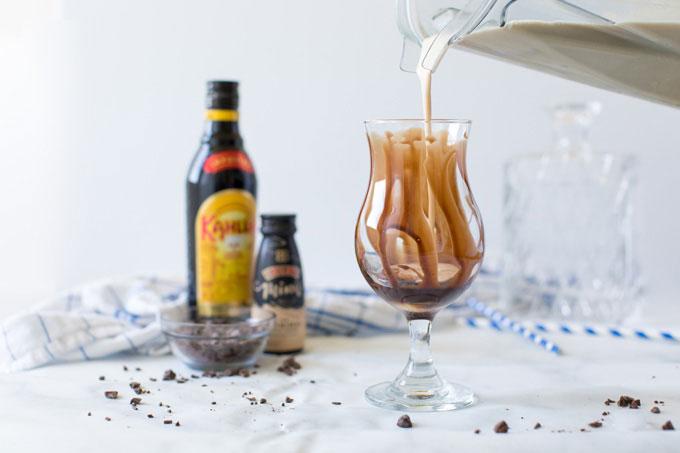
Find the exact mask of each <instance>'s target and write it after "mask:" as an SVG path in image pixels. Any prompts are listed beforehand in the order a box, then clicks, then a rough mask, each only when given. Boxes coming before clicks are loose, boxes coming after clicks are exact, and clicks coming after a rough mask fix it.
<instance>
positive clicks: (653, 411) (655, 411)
mask: <svg viewBox="0 0 680 453" xmlns="http://www.w3.org/2000/svg"><path fill="white" fill-rule="evenodd" d="M650 412H651V413H652V414H660V413H661V409H659V408H658V407H656V406H654V407H653V408H652V410H651V411H650Z"/></svg>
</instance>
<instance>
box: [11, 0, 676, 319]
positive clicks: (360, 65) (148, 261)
mask: <svg viewBox="0 0 680 453" xmlns="http://www.w3.org/2000/svg"><path fill="white" fill-rule="evenodd" d="M400 52H401V38H400V35H399V33H398V31H397V27H396V22H395V8H394V2H393V0H372V1H365V0H351V1H350V0H344V1H338V0H334V1H324V2H318V1H311V0H289V1H274V0H267V1H264V0H263V1H219V0H213V1H208V0H193V1H160V0H154V1H151V0H147V1H132V0H116V1H108V0H106V1H104V0H97V1H61V2H60V1H56V0H55V1H43V2H38V1H35V0H30V1H21V2H17V1H14V2H11V1H9V0H0V194H2V195H1V197H2V198H1V200H2V203H1V204H0V317H4V316H5V315H8V314H10V313H12V312H14V311H18V310H20V309H23V308H26V307H28V306H30V305H31V304H33V303H34V302H35V301H37V300H39V299H40V298H43V297H47V296H49V295H51V294H53V293H54V292H55V291H57V290H61V289H65V288H68V287H69V286H72V285H75V284H78V283H81V282H86V281H89V280H92V279H96V278H100V277H107V276H112V275H130V274H139V273H142V274H173V275H183V274H184V266H185V242H186V241H185V232H184V177H185V172H186V170H187V168H188V165H189V161H190V160H191V158H192V156H193V154H194V152H195V150H196V148H197V145H198V141H199V137H200V134H201V130H202V122H203V102H204V85H205V81H206V80H208V79H211V78H224V79H237V80H240V81H241V82H242V85H241V118H242V120H241V125H242V133H243V136H244V138H245V142H246V147H247V150H248V152H249V154H250V156H251V158H252V159H253V161H254V163H255V166H256V171H257V175H258V178H259V194H258V195H259V196H258V208H259V211H260V212H271V211H292V212H296V213H297V214H298V216H299V217H298V224H299V233H298V244H299V247H300V250H301V253H302V259H303V265H304V271H305V273H306V280H307V283H310V284H335V285H357V284H362V280H361V276H360V274H359V271H358V269H357V266H356V263H355V260H354V251H353V229H354V223H355V220H356V216H357V214H358V211H359V209H360V205H361V203H362V200H363V196H364V193H365V189H366V186H367V182H368V171H369V155H368V147H367V145H366V140H365V137H364V131H363V125H362V120H364V119H370V118H387V117H393V118H403V117H407V118H408V117H415V116H420V115H421V111H420V104H419V92H418V86H417V81H416V77H415V75H413V74H407V73H403V72H400V71H399V68H398V65H399V57H400ZM433 90H434V91H433V99H434V104H433V109H434V116H435V117H445V118H471V119H472V120H473V129H472V135H471V143H470V146H469V162H468V166H469V167H468V169H469V173H470V175H471V184H472V188H473V191H474V194H475V196H476V198H477V201H478V203H479V205H480V207H481V210H482V213H483V217H484V220H485V225H486V230H487V237H488V243H487V250H488V255H487V258H488V263H492V262H494V261H495V260H496V259H497V258H498V257H499V255H500V247H501V240H502V234H501V214H500V208H501V203H502V163H503V161H504V160H505V159H507V158H508V157H509V156H511V155H513V154H514V153H520V152H527V151H542V150H547V149H549V148H550V147H551V129H550V121H549V118H548V115H547V114H546V113H545V109H546V107H548V106H550V105H553V104H555V103H559V102H564V101H581V100H600V101H602V102H603V103H604V112H603V114H602V115H601V117H600V118H599V119H598V121H597V123H596V126H595V129H594V131H593V143H594V145H595V148H596V149H600V150H613V151H618V152H629V153H635V154H636V155H637V156H639V159H640V162H641V174H640V175H641V177H640V179H641V189H642V191H643V194H642V200H643V202H642V203H641V204H640V206H639V209H638V211H637V213H636V214H638V215H639V216H641V218H643V220H644V229H643V235H642V238H641V240H642V242H641V243H640V244H641V248H640V252H641V254H642V264H643V266H644V269H645V274H646V279H647V281H648V287H649V290H650V291H649V300H650V304H652V305H654V304H656V305H655V306H656V307H657V308H659V307H660V305H659V304H662V303H673V302H674V301H673V299H672V298H671V296H672V295H673V294H675V293H677V289H678V287H679V284H678V282H677V269H678V267H679V266H680V258H679V257H680V243H679V241H678V233H677V231H678V228H679V227H680V216H678V214H677V212H678V206H679V205H680V204H679V201H680V191H679V190H678V187H677V181H678V178H677V173H678V169H680V165H679V164H680V153H679V152H678V151H679V149H678V148H679V147H678V145H679V144H680V111H679V110H674V109H671V108H668V107H663V106H658V105H654V104H651V103H646V102H643V101H638V100H635V99H632V98H627V97H624V96H621V95H617V94H611V93H607V92H603V91H601V90H596V89H593V88H589V87H585V86H581V85H577V84H575V83H571V82H566V81H563V80H560V79H557V78H552V77H550V76H547V75H543V74H539V73H535V72H531V71H529V70H525V69H521V68H517V67H514V66H510V65H507V64H504V63H500V62H495V61H492V60H489V59H485V58H483V57H478V56H473V55H469V54H465V53H461V52H450V53H449V54H448V55H447V56H446V57H445V59H444V61H443V63H442V64H441V66H440V67H439V69H438V71H437V73H436V74H435V76H434V81H433ZM664 300H665V301H666V302H663V301H664Z"/></svg>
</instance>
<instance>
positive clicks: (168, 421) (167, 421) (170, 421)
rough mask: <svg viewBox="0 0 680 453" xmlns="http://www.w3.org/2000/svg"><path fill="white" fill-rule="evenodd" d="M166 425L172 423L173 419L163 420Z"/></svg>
mask: <svg viewBox="0 0 680 453" xmlns="http://www.w3.org/2000/svg"><path fill="white" fill-rule="evenodd" d="M163 424H164V425H172V420H163Z"/></svg>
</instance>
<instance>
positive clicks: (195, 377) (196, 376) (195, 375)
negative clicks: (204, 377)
mask: <svg viewBox="0 0 680 453" xmlns="http://www.w3.org/2000/svg"><path fill="white" fill-rule="evenodd" d="M199 378H200V376H199V375H198V374H192V375H191V379H199Z"/></svg>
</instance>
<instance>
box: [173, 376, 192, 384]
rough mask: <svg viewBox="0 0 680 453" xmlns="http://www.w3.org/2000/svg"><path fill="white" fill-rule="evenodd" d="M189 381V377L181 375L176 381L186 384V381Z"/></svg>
mask: <svg viewBox="0 0 680 453" xmlns="http://www.w3.org/2000/svg"><path fill="white" fill-rule="evenodd" d="M188 381H189V379H187V378H185V377H181V378H178V379H177V380H176V382H177V383H178V384H184V383H185V382H188Z"/></svg>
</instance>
